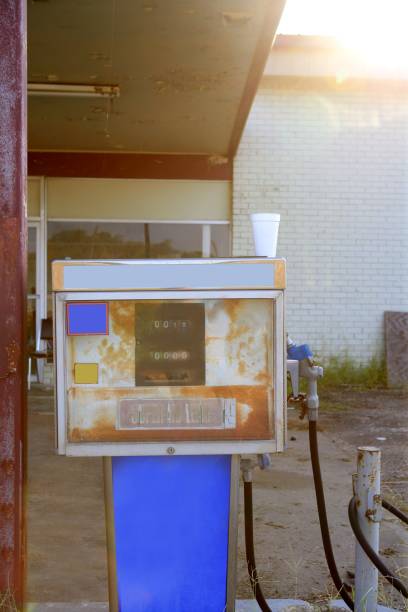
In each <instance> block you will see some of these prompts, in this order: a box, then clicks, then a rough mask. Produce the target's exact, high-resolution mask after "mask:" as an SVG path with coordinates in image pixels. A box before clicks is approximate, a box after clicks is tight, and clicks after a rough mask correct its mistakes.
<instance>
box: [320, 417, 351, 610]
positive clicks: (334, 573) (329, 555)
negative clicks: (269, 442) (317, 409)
mask: <svg viewBox="0 0 408 612" xmlns="http://www.w3.org/2000/svg"><path fill="white" fill-rule="evenodd" d="M309 446H310V458H311V462H312V469H313V480H314V485H315V492H316V502H317V510H318V514H319V522H320V531H321V534H322V541H323V548H324V554H325V555H326V561H327V566H328V568H329V571H330V575H331V577H332V580H333V582H334V585H335V587H336V589H337V591H338V593H339V595H340V597H341V598H342V599H343V601H344V602H345V603H346V604H347V605H348V607H349V608H350V610H354V602H353V600H352V599H351V597H350V595H349V594H348V592H347V587H346V585H345V584H344V582H343V581H342V579H341V578H340V575H339V572H338V569H337V565H336V561H335V559H334V553H333V547H332V543H331V538H330V531H329V525H328V522H327V512H326V502H325V499H324V490H323V482H322V473H321V470H320V460H319V447H318V442H317V423H316V421H310V420H309Z"/></svg>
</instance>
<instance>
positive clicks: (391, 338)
mask: <svg viewBox="0 0 408 612" xmlns="http://www.w3.org/2000/svg"><path fill="white" fill-rule="evenodd" d="M384 314H385V356H386V360H387V382H388V385H389V386H390V387H403V386H404V385H407V384H408V312H391V311H387V312H385V313H384Z"/></svg>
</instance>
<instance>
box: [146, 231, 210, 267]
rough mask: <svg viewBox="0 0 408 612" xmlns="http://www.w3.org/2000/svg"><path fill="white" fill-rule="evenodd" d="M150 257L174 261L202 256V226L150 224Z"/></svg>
mask: <svg viewBox="0 0 408 612" xmlns="http://www.w3.org/2000/svg"><path fill="white" fill-rule="evenodd" d="M149 232H150V257H152V258H153V259H176V258H179V257H181V258H183V257H201V256H202V226H201V225H200V224H193V223H190V224H187V223H183V224H182V223H168V224H166V223H151V224H149Z"/></svg>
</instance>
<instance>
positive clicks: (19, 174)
mask: <svg viewBox="0 0 408 612" xmlns="http://www.w3.org/2000/svg"><path fill="white" fill-rule="evenodd" d="M25 10H26V0H0V109H1V112H0V291H1V295H0V600H1V601H3V602H7V603H5V606H7V605H9V606H10V609H12V608H11V604H12V602H14V603H15V604H16V607H17V609H21V607H22V604H23V593H24V557H25V554H24V552H25V551H24V539H25V538H24V486H23V485H24V475H25V450H26V443H25V442H26V441H25V430H26V376H25V372H26V363H25V362H26V359H25V327H26V326H25V317H26V267H27V266H26V257H27V255H26V212H25V208H26V207H25V198H26V195H25V194H26V157H27V151H26V102H25V98H26V18H25ZM2 598H3V599H2ZM5 598H6V599H5ZM6 609H8V608H7V607H6Z"/></svg>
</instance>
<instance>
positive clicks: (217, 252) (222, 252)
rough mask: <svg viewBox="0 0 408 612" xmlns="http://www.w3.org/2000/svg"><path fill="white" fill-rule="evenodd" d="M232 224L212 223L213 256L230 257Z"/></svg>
mask: <svg viewBox="0 0 408 612" xmlns="http://www.w3.org/2000/svg"><path fill="white" fill-rule="evenodd" d="M230 255H231V252H230V226H229V225H211V257H230Z"/></svg>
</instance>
